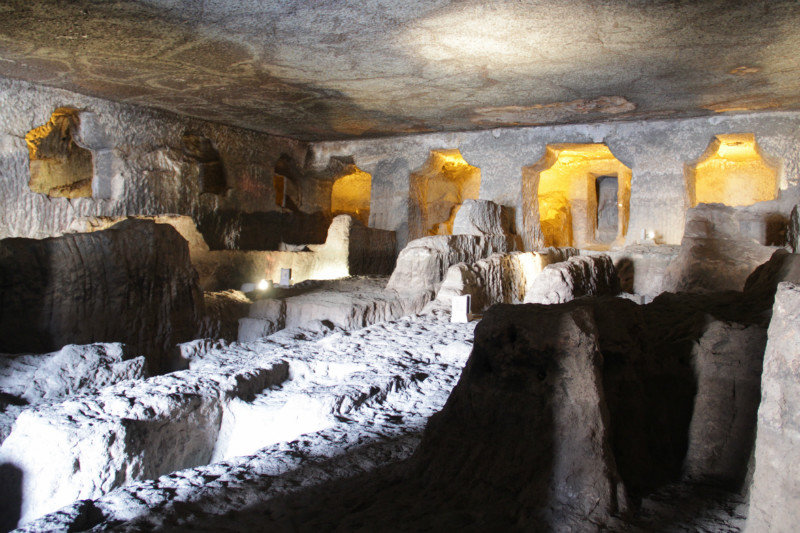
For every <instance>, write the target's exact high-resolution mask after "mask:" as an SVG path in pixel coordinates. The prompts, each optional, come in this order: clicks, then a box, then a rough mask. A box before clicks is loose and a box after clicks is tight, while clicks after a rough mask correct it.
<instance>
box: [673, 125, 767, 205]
mask: <svg viewBox="0 0 800 533" xmlns="http://www.w3.org/2000/svg"><path fill="white" fill-rule="evenodd" d="M686 178H687V188H688V191H689V196H690V204H691V205H692V206H695V205H697V204H700V203H722V204H726V205H731V206H742V205H751V204H754V203H756V202H762V201H765V200H774V199H775V198H777V194H778V168H777V166H776V165H772V164H770V163H769V162H767V161H765V159H764V157H763V155H762V154H761V151H760V150H759V147H758V145H757V144H756V141H755V136H754V135H753V134H749V133H744V134H727V135H717V136H716V137H715V138H714V139H713V140H712V141H711V143H710V144H709V146H708V148H707V149H706V151H705V153H704V154H703V155H702V156H701V157H700V159H699V160H698V162H697V163H696V164H694V165H689V166H687V168H686Z"/></svg>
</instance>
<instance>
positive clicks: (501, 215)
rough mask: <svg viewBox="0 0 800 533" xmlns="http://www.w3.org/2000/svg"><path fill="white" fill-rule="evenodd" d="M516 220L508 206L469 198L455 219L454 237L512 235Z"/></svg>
mask: <svg viewBox="0 0 800 533" xmlns="http://www.w3.org/2000/svg"><path fill="white" fill-rule="evenodd" d="M513 227H514V218H513V216H512V214H511V212H510V209H509V208H508V207H507V206H504V205H500V204H496V203H494V202H491V201H489V200H472V199H470V198H467V199H465V200H464V202H463V203H462V204H461V207H460V208H459V209H458V212H457V213H456V217H455V219H453V235H478V236H481V235H511V234H513V233H514V231H513Z"/></svg>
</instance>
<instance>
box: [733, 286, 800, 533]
mask: <svg viewBox="0 0 800 533" xmlns="http://www.w3.org/2000/svg"><path fill="white" fill-rule="evenodd" d="M798 330H800V287H798V286H797V285H795V284H792V283H781V284H780V285H779V287H778V292H777V294H776V297H775V306H774V308H773V317H772V321H771V322H770V325H769V330H768V341H767V350H766V354H765V355H764V373H763V375H762V377H761V405H760V406H759V408H758V430H757V437H756V447H755V471H754V472H753V484H752V487H751V489H750V512H749V515H748V517H747V527H746V531H748V532H754V533H761V532H766V531H771V532H781V533H783V532H786V533H788V532H790V531H796V530H797V524H798V523H800V482H798V480H800V446H798V442H799V441H800V415H799V414H798V413H800V385H798V384H800V371H798V369H799V368H800V344H798V342H797V335H798Z"/></svg>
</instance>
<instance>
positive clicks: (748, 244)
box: [662, 204, 777, 292]
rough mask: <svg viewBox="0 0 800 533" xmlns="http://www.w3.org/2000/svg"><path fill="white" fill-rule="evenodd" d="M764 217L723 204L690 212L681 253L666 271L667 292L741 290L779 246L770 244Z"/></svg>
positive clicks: (697, 208) (703, 205)
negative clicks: (767, 243) (768, 244)
mask: <svg viewBox="0 0 800 533" xmlns="http://www.w3.org/2000/svg"><path fill="white" fill-rule="evenodd" d="M764 224H765V217H764V216H762V215H760V214H756V213H753V212H752V211H750V210H746V209H737V208H734V207H728V206H725V205H722V204H700V205H698V206H697V207H694V208H692V209H689V210H688V211H687V213H686V227H685V231H684V235H683V239H682V240H681V247H680V249H679V251H678V255H677V257H676V258H675V259H674V260H673V261H672V263H671V264H670V265H669V266H668V267H667V269H666V271H665V273H664V280H663V286H662V290H663V291H665V292H715V291H724V290H742V289H743V288H744V282H745V280H746V279H747V277H748V276H749V275H750V273H751V272H753V270H754V269H755V268H756V267H758V266H759V265H761V264H763V263H764V262H766V261H767V260H768V259H769V258H770V256H772V254H773V253H774V252H775V250H777V247H776V246H766V245H765V244H763V243H765V242H767V241H766V237H765V235H764V233H765V229H764V227H763V226H764Z"/></svg>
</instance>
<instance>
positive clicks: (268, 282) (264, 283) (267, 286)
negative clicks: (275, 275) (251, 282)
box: [258, 279, 272, 291]
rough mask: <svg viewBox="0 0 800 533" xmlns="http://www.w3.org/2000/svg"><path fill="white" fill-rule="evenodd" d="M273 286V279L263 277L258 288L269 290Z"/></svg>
mask: <svg viewBox="0 0 800 533" xmlns="http://www.w3.org/2000/svg"><path fill="white" fill-rule="evenodd" d="M271 288H272V280H267V279H262V280H261V281H259V282H258V290H260V291H267V290H269V289H271Z"/></svg>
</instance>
